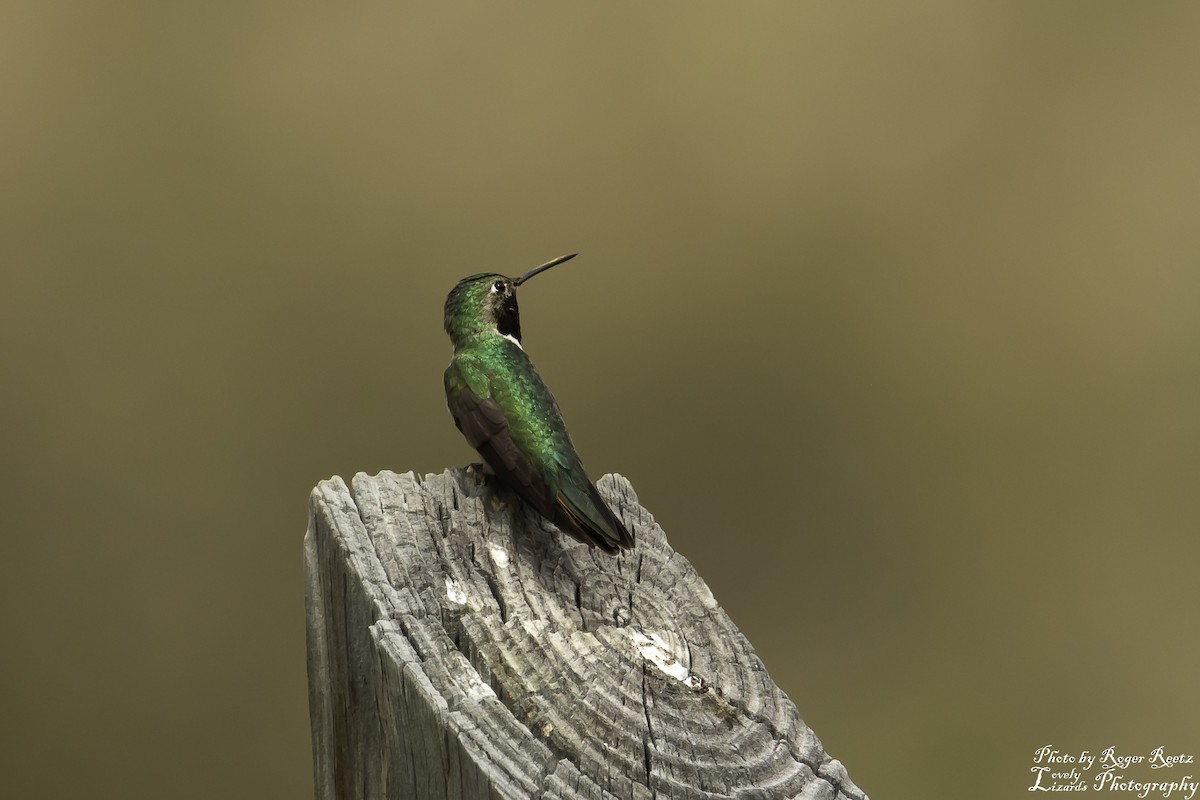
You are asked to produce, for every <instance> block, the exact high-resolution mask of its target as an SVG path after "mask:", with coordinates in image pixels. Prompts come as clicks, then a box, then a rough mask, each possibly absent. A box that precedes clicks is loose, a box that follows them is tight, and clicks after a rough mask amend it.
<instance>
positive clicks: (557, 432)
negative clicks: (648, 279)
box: [445, 253, 633, 553]
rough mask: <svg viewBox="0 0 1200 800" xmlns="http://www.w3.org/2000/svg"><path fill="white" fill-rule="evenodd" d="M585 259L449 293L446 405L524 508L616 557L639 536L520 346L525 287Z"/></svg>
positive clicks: (473, 279)
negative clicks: (597, 478) (615, 506)
mask: <svg viewBox="0 0 1200 800" xmlns="http://www.w3.org/2000/svg"><path fill="white" fill-rule="evenodd" d="M577 255H578V253H571V254H570V255H565V256H561V257H560V258H556V259H554V260H553V261H548V262H546V263H545V264H542V265H541V266H540V267H535V268H534V269H531V270H529V272H526V273H525V274H524V275H522V276H521V277H519V278H508V277H505V276H504V275H497V274H496V273H492V272H486V273H480V274H478V275H471V276H470V277H467V278H463V279H462V280H461V281H459V282H458V285H456V286H455V287H454V289H452V290H451V291H450V294H449V295H448V296H447V297H446V320H445V325H446V333H448V334H449V335H450V341H451V342H453V343H454V357H453V358H452V359H450V366H449V367H447V368H446V376H445V384H446V405H447V406H448V407H449V409H450V413H451V414H452V415H453V416H454V424H455V425H457V426H458V429H459V430H460V431H461V432H462V434H463V436H465V437H466V439H467V442H468V443H469V444H470V445H471V446H472V447H474V448H475V449H476V450H477V451H478V452H479V455H481V456H482V457H483V460H484V461H485V462H486V463H487V465H488V466H489V467H490V468H491V469H492V471H493V472H495V473H496V475H497V476H499V477H500V479H501V480H502V481H504V483H506V484H507V485H508V486H509V487H510V488H512V489H513V490H514V491H515V492H516V493H517V494H518V495H520V496H521V497H522V498H523V499H524V500H525V502H527V503H529V505H531V506H533V507H534V508H535V509H537V511H538V512H539V513H540V514H541V515H542V516H543V517H545V518H546V519H547V520H549V521H550V522H552V523H553V524H554V525H555V526H557V527H558V529H559V530H561V531H563V532H564V533H567V534H569V535H571V536H573V537H574V538H576V539H578V540H579V541H581V542H584V543H586V544H589V545H592V546H593V547H599V548H600V549H601V550H604V551H606V552H608V553H616V552H617V551H618V550H619V549H621V548H626V547H633V536H632V535H631V534H630V532H629V530H628V529H626V527H625V526H624V525H623V524H622V523H621V520H620V519H618V518H617V515H616V514H614V513H613V511H612V509H611V508H609V507H608V504H607V503H605V502H604V499H603V498H602V497H600V493H599V492H597V491H596V486H595V484H593V483H592V481H591V479H590V478H588V476H587V473H586V472H584V469H583V462H582V461H580V459H579V454H578V453H576V452H575V445H574V444H573V443H572V442H571V436H570V434H569V433H567V426H566V424H565V423H563V419H562V413H561V412H560V411H559V410H558V403H557V402H555V400H554V395H552V394H550V390H549V389H547V388H546V384H545V383H543V382H542V379H541V377H540V376H539V375H538V373H537V370H536V369H534V368H533V362H532V361H530V360H529V356H527V355H525V350H524V349H523V348H522V347H521V318H520V314H519V313H518V312H517V292H516V289H517V287H518V286H520V285H521V284H523V283H525V281H527V280H529V279H530V278H532V277H533V276H534V275H537V274H538V273H539V272H544V271H545V270H548V269H550V268H551V267H553V266H556V265H558V264H561V263H563V262H564V261H567V260H568V259H572V258H574V257H575V256H577Z"/></svg>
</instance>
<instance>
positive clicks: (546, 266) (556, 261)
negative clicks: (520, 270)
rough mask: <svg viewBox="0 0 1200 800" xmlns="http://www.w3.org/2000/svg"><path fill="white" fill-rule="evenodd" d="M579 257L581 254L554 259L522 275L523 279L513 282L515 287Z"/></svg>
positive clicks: (570, 254)
mask: <svg viewBox="0 0 1200 800" xmlns="http://www.w3.org/2000/svg"><path fill="white" fill-rule="evenodd" d="M577 255H579V253H568V254H567V255H565V256H559V257H558V258H556V259H554V260H553V261H547V262H546V263H545V264H542V265H541V266H540V267H534V268H533V269H531V270H529V272H526V273H525V274H524V275H522V276H521V277H519V278H517V279H516V280H515V281H513V286H520V285H521V284H522V283H524V282H525V281H527V280H529V279H530V278H532V277H533V276H534V275H537V274H538V273H539V272H545V271H546V270H548V269H550V268H551V267H557V266H558V265H559V264H561V263H563V262H564V261H570V260H571V259H572V258H574V257H575V256H577Z"/></svg>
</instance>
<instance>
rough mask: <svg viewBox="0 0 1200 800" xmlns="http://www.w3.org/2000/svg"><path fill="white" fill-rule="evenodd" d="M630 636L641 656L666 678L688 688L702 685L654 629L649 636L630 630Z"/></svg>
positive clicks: (697, 687) (696, 687)
mask: <svg viewBox="0 0 1200 800" xmlns="http://www.w3.org/2000/svg"><path fill="white" fill-rule="evenodd" d="M630 638H632V639H633V646H634V647H636V648H637V649H638V652H639V653H641V654H642V658H644V659H646V660H647V661H649V662H650V663H651V664H653V665H654V666H655V668H657V669H658V671H659V672H661V673H662V674H664V675H666V676H667V677H668V678H673V679H674V680H677V681H679V682H680V683H682V684H684V685H685V686H687V687H688V688H689V689H699V688H700V687H701V686H703V683H702V682H701V681H700V679H699V678H697V677H696V676H695V675H692V674H691V671H690V670H688V668H687V665H686V664H684V663H682V662H681V661H680V660H679V659H678V658H676V656H675V654H674V653H672V652H671V648H670V647H668V646H667V643H666V642H664V641H663V640H662V637H661V636H659V635H658V634H657V633H655V632H654V631H651V632H650V635H649V636H647V635H646V634H644V633H642V632H641V631H632V632H631V633H630Z"/></svg>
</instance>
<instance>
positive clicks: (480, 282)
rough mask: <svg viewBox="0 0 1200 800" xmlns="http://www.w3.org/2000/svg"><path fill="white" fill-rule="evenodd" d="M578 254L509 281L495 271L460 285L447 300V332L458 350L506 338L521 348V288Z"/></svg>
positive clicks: (572, 254)
mask: <svg viewBox="0 0 1200 800" xmlns="http://www.w3.org/2000/svg"><path fill="white" fill-rule="evenodd" d="M577 255H578V253H571V254H570V255H566V256H560V257H559V258H556V259H554V260H553V261H548V262H546V263H545V264H542V265H541V266H539V267H534V268H533V269H531V270H529V272H526V273H525V274H524V275H522V276H521V277H519V278H508V277H505V276H504V275H499V274H497V273H495V272H481V273H479V274H477V275H471V276H469V277H466V278H463V279H462V280H461V281H459V282H458V284H457V285H455V287H454V288H453V289H451V290H450V294H449V295H448V296H447V297H446V318H445V326H446V333H448V334H449V335H450V341H452V342H453V343H454V348H455V349H456V350H457V349H458V347H459V346H460V345H462V344H464V343H465V342H467V341H469V340H471V339H477V338H479V337H481V336H502V337H504V338H506V339H508V340H510V341H511V342H512V343H513V344H515V345H516V346H517V347H520V346H521V315H520V312H519V311H518V310H517V287H518V286H520V285H521V284H522V283H524V282H525V281H527V280H529V279H530V278H532V277H533V276H534V275H537V274H538V273H539V272H542V271H544V270H548V269H550V268H551V267H553V266H555V265H557V264H561V263H563V262H564V261H567V260H569V259H572V258H574V257H575V256H577Z"/></svg>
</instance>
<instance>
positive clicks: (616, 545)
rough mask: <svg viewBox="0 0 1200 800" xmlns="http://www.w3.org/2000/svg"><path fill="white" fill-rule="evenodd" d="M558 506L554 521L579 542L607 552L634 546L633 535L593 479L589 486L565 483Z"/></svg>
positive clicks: (558, 499)
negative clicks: (593, 483)
mask: <svg viewBox="0 0 1200 800" xmlns="http://www.w3.org/2000/svg"><path fill="white" fill-rule="evenodd" d="M557 505H558V511H559V513H558V514H557V515H556V519H554V520H553V522H554V524H555V525H557V526H558V527H559V528H561V529H563V530H565V531H567V532H569V533H571V534H573V535H574V536H575V538H577V539H579V540H580V541H582V542H585V543H586V544H590V545H593V546H595V547H599V548H600V549H601V550H604V551H605V552H607V553H616V552H618V551H620V550H622V549H626V548H630V547H633V534H631V533H630V532H629V530H628V529H627V528H626V527H625V525H624V524H623V523H622V522H621V520H620V519H619V518H618V517H617V515H616V514H614V513H613V511H612V509H611V508H609V507H608V503H606V502H604V498H602V497H601V496H600V493H599V492H597V491H596V487H595V486H593V485H592V484H591V482H590V481H589V482H588V483H587V486H586V488H584V487H580V486H574V485H571V484H570V483H568V485H566V486H563V487H562V491H561V492H560V493H559V496H558V498H557Z"/></svg>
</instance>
